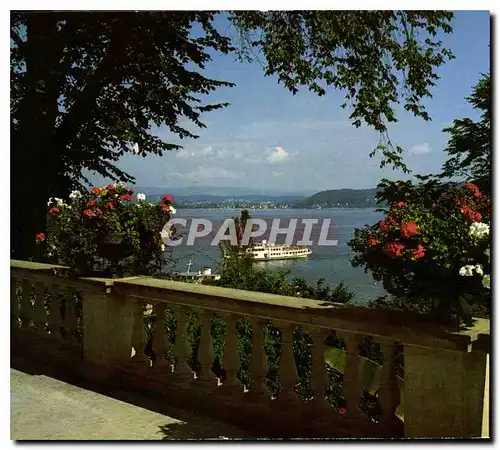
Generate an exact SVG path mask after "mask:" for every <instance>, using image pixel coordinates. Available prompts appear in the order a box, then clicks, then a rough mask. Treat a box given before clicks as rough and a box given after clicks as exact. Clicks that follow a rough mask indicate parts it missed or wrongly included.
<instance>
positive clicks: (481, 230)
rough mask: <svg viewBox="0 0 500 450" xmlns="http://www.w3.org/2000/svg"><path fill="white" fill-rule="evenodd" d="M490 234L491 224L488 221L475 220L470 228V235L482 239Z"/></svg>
mask: <svg viewBox="0 0 500 450" xmlns="http://www.w3.org/2000/svg"><path fill="white" fill-rule="evenodd" d="M489 234H490V226H489V225H488V224H487V223H482V222H473V223H472V224H471V226H470V228H469V236H471V237H473V238H476V239H482V238H484V237H486V236H489Z"/></svg>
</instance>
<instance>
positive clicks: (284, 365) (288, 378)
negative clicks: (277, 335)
mask: <svg viewBox="0 0 500 450" xmlns="http://www.w3.org/2000/svg"><path fill="white" fill-rule="evenodd" d="M293 330H294V325H293V324H291V323H281V324H280V331H281V358H280V368H279V375H280V383H281V392H280V394H279V399H280V402H285V403H299V401H300V400H299V397H298V396H297V394H296V393H295V385H296V384H297V380H298V378H299V376H298V373H297V367H296V365H295V357H294V355H293Z"/></svg>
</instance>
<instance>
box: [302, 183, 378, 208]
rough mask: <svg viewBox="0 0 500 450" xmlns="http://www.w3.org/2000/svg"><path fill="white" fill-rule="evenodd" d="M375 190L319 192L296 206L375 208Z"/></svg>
mask: <svg viewBox="0 0 500 450" xmlns="http://www.w3.org/2000/svg"><path fill="white" fill-rule="evenodd" d="M376 192H377V189H376V188H372V189H332V190H329V191H321V192H317V193H316V194H314V195H312V196H311V197H309V198H307V199H305V200H302V201H300V202H298V203H297V204H296V206H297V207H299V208H314V207H318V206H321V207H322V208H328V207H343V208H345V207H348V208H369V207H377V206H380V205H377V202H376V200H375V193H376Z"/></svg>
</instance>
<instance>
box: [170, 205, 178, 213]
mask: <svg viewBox="0 0 500 450" xmlns="http://www.w3.org/2000/svg"><path fill="white" fill-rule="evenodd" d="M168 211H169V212H170V214H175V213H176V212H177V210H176V209H175V208H174V207H173V206H171V207H170V209H169V210H168Z"/></svg>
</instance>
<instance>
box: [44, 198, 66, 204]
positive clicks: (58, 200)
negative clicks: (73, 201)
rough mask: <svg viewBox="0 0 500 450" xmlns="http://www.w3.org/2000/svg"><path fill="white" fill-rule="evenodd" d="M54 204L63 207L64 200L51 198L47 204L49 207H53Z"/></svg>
mask: <svg viewBox="0 0 500 450" xmlns="http://www.w3.org/2000/svg"><path fill="white" fill-rule="evenodd" d="M54 204H55V205H56V206H63V205H64V200H63V199H61V198H57V197H50V198H49V201H48V202H47V206H53V205H54Z"/></svg>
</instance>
